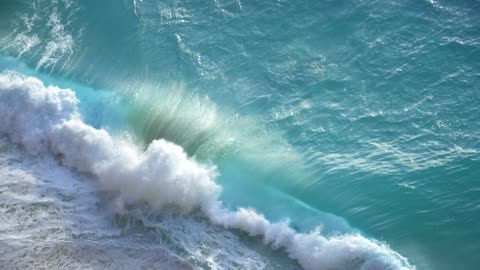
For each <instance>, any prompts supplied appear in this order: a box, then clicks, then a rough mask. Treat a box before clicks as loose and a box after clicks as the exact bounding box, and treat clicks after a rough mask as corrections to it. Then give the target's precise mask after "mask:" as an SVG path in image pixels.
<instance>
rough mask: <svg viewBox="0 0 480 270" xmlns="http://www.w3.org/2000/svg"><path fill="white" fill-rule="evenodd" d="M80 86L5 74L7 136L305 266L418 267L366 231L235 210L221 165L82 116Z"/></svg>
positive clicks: (126, 194) (128, 197)
mask: <svg viewBox="0 0 480 270" xmlns="http://www.w3.org/2000/svg"><path fill="white" fill-rule="evenodd" d="M77 104H78V100H77V98H76V97H75V94H74V92H73V91H72V90H69V89H60V88H58V87H54V86H48V87H46V86H45V85H44V84H43V83H42V82H41V81H40V80H38V79H35V78H32V77H26V76H23V75H20V74H18V73H13V72H6V73H1V74H0V119H1V121H2V124H1V125H0V133H1V134H2V135H7V136H9V137H10V139H11V140H12V141H14V142H16V143H18V144H21V145H22V146H23V147H24V148H25V149H26V150H27V151H28V152H30V153H32V154H36V155H40V154H53V155H55V156H57V157H58V159H60V160H61V162H62V163H63V164H64V165H65V166H68V167H70V168H72V169H76V170H78V171H82V172H85V173H88V174H91V175H93V176H94V177H95V178H96V179H98V181H99V183H100V185H101V187H103V188H104V189H105V190H108V191H111V192H113V193H116V194H118V198H119V201H120V202H121V203H120V205H121V204H129V203H135V202H145V203H147V204H149V205H150V206H151V207H152V208H154V209H161V208H164V207H166V206H175V207H177V208H178V209H180V210H181V211H183V212H189V211H192V210H194V209H199V210H201V211H202V212H203V213H204V215H205V216H206V217H207V218H208V219H209V220H210V221H211V222H212V223H213V224H216V225H221V226H224V227H226V228H232V229H238V230H242V231H244V232H246V233H247V234H249V235H251V236H257V237H262V238H263V240H264V242H265V244H267V245H270V246H272V247H273V248H282V249H284V250H285V251H286V252H287V253H288V255H289V256H290V257H291V258H293V259H296V260H297V261H298V262H299V263H300V265H302V267H303V268H305V269H308V270H310V269H311V270H314V269H414V267H412V266H410V264H409V263H408V261H407V260H406V259H405V258H403V257H402V256H401V255H399V254H398V253H396V252H395V251H393V250H391V249H390V248H389V247H388V246H386V245H384V244H382V243H379V242H376V241H373V240H369V239H366V238H364V237H363V236H361V235H358V234H353V235H343V236H333V237H326V236H324V235H322V234H321V230H320V229H317V230H314V231H312V232H310V233H298V232H296V231H295V230H293V229H292V228H291V227H290V226H289V221H288V220H285V221H282V222H277V223H272V222H270V221H269V220H268V219H267V218H265V217H264V216H263V215H261V214H259V213H258V212H256V211H255V210H253V209H248V208H240V209H238V210H236V211H230V210H228V209H226V208H224V207H223V206H222V203H221V202H220V201H219V200H218V197H219V195H220V192H221V187H220V186H219V185H217V184H216V183H215V181H214V180H215V177H216V175H217V172H216V169H215V168H214V167H208V166H204V165H201V164H199V163H197V162H196V161H194V160H192V159H190V158H189V157H188V156H187V155H186V154H185V152H184V151H183V149H182V148H181V147H180V146H178V145H175V144H173V143H170V142H167V141H165V140H154V141H153V142H152V143H151V144H150V145H149V146H148V147H147V148H146V150H143V149H140V148H139V147H137V146H136V145H135V144H133V143H131V142H129V141H127V140H124V139H120V138H116V137H114V136H112V135H111V134H109V133H108V132H107V131H105V130H102V129H96V128H94V127H92V126H89V125H88V124H86V123H85V122H84V121H82V119H81V116H80V114H79V113H78V111H77Z"/></svg>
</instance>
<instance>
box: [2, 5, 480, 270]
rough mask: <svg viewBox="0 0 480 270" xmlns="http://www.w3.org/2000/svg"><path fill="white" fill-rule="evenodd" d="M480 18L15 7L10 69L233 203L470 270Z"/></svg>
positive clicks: (368, 8)
mask: <svg viewBox="0 0 480 270" xmlns="http://www.w3.org/2000/svg"><path fill="white" fill-rule="evenodd" d="M479 11H480V4H479V3H478V2H477V1H446V0H439V1H434V0H425V1H420V0H417V1H410V0H406V1H341V0H340V1H338V0H337V1H288V0H282V1H281V0H278V1H241V0H236V1H235V0H231V1H230V0H212V1H162V0H133V1H112V0H107V1H93V0H85V1H79V2H75V1H69V0H35V1H21V0H18V1H13V0H3V1H2V2H1V3H0V53H1V55H2V58H1V60H0V69H2V70H4V69H13V70H17V71H20V72H22V73H25V74H28V75H33V76H36V77H38V78H41V79H42V81H44V82H45V83H46V84H55V85H59V86H60V87H63V88H72V89H73V90H74V91H75V92H76V95H77V97H78V98H79V99H80V105H79V106H80V111H81V113H82V115H83V118H84V119H85V121H86V122H88V123H89V124H91V125H92V126H94V127H98V128H100V127H103V128H105V129H107V130H109V131H110V132H112V133H113V134H117V135H118V134H123V133H128V134H129V135H130V136H132V137H134V140H135V141H136V142H137V144H138V145H143V146H146V145H148V144H149V143H150V142H152V141H153V140H155V139H160V138H163V139H166V140H168V141H171V142H174V143H176V144H178V145H180V146H182V147H183V148H184V149H185V151H186V152H187V154H188V155H189V156H190V157H193V158H194V159H196V160H197V161H199V162H202V163H205V164H211V165H215V166H216V167H217V169H218V172H219V174H220V175H219V176H218V177H217V179H216V181H217V182H218V183H219V184H220V185H221V186H222V187H223V193H222V195H221V199H222V200H223V201H224V202H225V204H226V205H228V206H229V207H231V208H235V207H237V206H249V207H253V208H255V209H257V210H258V211H260V212H262V213H264V214H265V216H266V217H268V218H269V219H271V220H274V221H276V220H281V219H283V218H290V219H291V221H292V226H293V227H294V228H296V229H298V230H300V231H308V230H310V229H312V228H313V227H314V226H317V225H319V224H322V225H323V226H324V230H325V232H326V233H327V234H339V233H340V234H344V233H352V232H360V233H361V234H362V235H365V236H367V237H369V238H372V239H377V240H380V241H384V242H386V243H387V244H388V245H389V246H390V247H391V248H392V249H393V250H395V251H398V252H399V253H400V254H402V255H403V256H405V257H406V258H408V260H409V262H410V263H411V264H413V265H416V267H417V269H440V270H443V269H445V270H447V269H467V270H468V269H472V270H473V269H477V268H478V265H479V264H480V261H479V259H478V256H477V254H478V252H479V251H480V180H479V179H478V175H480V121H478V118H479V117H480V107H479V106H480V105H479V104H480V94H479V93H480V92H479V91H480V27H479V26H480V16H479V15H478V14H479ZM245 241H247V240H245ZM227 268H228V267H227Z"/></svg>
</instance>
